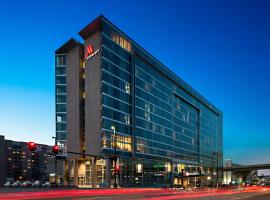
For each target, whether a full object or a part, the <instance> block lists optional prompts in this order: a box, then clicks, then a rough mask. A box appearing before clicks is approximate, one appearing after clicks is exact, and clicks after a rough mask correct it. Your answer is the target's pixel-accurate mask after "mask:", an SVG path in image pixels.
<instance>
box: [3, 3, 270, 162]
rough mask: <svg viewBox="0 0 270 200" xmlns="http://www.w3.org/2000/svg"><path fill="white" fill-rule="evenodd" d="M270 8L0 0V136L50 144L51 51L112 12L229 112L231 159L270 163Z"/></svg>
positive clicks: (124, 27)
mask: <svg viewBox="0 0 270 200" xmlns="http://www.w3.org/2000/svg"><path fill="white" fill-rule="evenodd" d="M269 10H270V2H269V1H267V0H265V1H262V0H254V1H250V0H237V1H235V0H229V1H225V0H224V1H223V0H220V1H214V0H213V1H210V0H205V1H201V0H197V1H195V0H185V1H183V0H174V1H173V0H169V1H168V0H163V1H162V0H147V1H144V0H137V1H131V0H130V1H124V0H122V1H120V0H118V1H115V0H111V1H108V0H96V1H94V0H92V1H87V0H85V1H83V0H77V1H71V0H68V1H65V0H57V1H54V0H47V1H34V0H33V1H30V0H25V1H19V0H17V1H13V2H11V1H1V3H0V27H1V29H0V38H1V39H0V40H1V47H0V97H1V98H0V134H2V135H5V136H6V138H8V139H14V140H22V141H29V140H34V141H37V142H40V143H47V144H52V143H53V140H52V139H51V136H53V135H54V130H55V126H54V51H55V49H57V47H59V46H60V45H61V44H62V43H64V42H65V41H66V40H68V39H69V38H70V37H75V38H77V39H80V38H79V36H78V34H77V33H78V32H79V31H80V30H81V29H82V28H83V27H84V26H85V25H86V24H88V23H89V22H90V21H92V20H93V19H94V18H95V17H97V16H98V15H100V14H103V15H105V16H106V17H107V18H108V19H110V20H111V21H112V22H113V23H115V24H116V25H117V26H118V27H119V28H121V29H122V30H123V31H124V32H126V33H127V34H128V35H129V36H131V38H133V39H134V40H135V41H137V42H138V43H139V44H141V45H142V46H143V47H144V48H145V49H147V50H148V51H149V52H150V53H151V54H152V55H154V56H155V57H156V58H158V59H159V60H160V61H161V62H162V63H164V64H165V65H166V66H168V67H169V68H170V69H172V70H173V71H174V72H175V73H176V74H177V75H179V76H180V77H181V78H183V79H184V80H185V81H186V82H188V83H189V84H190V85H191V86H193V87H194V88H195V89H196V90H197V91H199V92H200V93H201V94H202V95H203V96H205V97H206V98H207V99H208V100H210V101H211V102H212V103H214V104H215V105H216V106H217V107H219V108H220V109H221V110H222V111H223V113H224V152H225V156H224V157H225V158H231V159H233V161H235V162H238V163H243V164H245V163H263V162H270V157H269V152H270V145H269V141H270V127H269V124H270V121H269V113H270V106H269V102H270V90H269V85H270V49H269V47H270V37H269V35H270V12H269Z"/></svg>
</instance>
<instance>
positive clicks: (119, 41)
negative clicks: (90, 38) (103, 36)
mask: <svg viewBox="0 0 270 200" xmlns="http://www.w3.org/2000/svg"><path fill="white" fill-rule="evenodd" d="M111 38H112V40H113V41H114V42H115V43H116V44H118V45H119V46H121V47H122V48H124V49H126V50H127V51H128V52H130V51H131V44H130V42H129V41H128V40H127V39H125V38H124V37H122V36H120V35H119V34H118V33H116V32H114V31H113V32H112V37H111Z"/></svg>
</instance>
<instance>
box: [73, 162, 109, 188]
mask: <svg viewBox="0 0 270 200" xmlns="http://www.w3.org/2000/svg"><path fill="white" fill-rule="evenodd" d="M76 168H77V174H78V175H77V177H76V171H75V173H74V175H75V176H74V182H75V185H77V186H78V187H79V188H99V187H104V186H106V184H105V182H106V178H107V174H106V160H103V159H100V160H96V159H94V158H92V159H81V160H77V167H75V170H76Z"/></svg>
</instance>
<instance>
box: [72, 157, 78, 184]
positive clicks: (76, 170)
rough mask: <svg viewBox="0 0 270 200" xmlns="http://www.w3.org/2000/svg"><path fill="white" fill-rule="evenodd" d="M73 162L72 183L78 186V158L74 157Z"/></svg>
mask: <svg viewBox="0 0 270 200" xmlns="http://www.w3.org/2000/svg"><path fill="white" fill-rule="evenodd" d="M73 164H74V167H73V169H74V184H75V186H76V187H78V185H79V182H78V166H79V163H78V160H77V159H74V162H73Z"/></svg>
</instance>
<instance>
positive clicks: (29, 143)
mask: <svg viewBox="0 0 270 200" xmlns="http://www.w3.org/2000/svg"><path fill="white" fill-rule="evenodd" d="M27 147H28V149H29V150H30V151H35V150H36V148H37V144H36V143H34V142H28V143H27Z"/></svg>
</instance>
